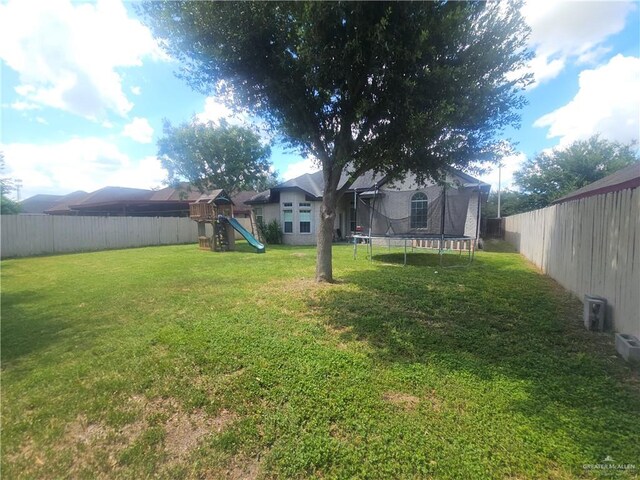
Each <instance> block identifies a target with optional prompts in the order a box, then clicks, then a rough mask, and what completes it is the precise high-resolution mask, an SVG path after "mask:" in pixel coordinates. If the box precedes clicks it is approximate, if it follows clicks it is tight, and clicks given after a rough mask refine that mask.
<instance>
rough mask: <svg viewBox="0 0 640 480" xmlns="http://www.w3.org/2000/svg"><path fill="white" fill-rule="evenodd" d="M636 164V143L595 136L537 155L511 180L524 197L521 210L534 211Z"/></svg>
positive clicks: (638, 158)
mask: <svg viewBox="0 0 640 480" xmlns="http://www.w3.org/2000/svg"><path fill="white" fill-rule="evenodd" d="M638 161H640V157H639V156H638V150H637V144H636V143H635V142H632V143H628V144H623V143H620V142H613V141H609V140H605V139H602V138H600V137H599V136H598V135H595V136H592V137H591V138H589V139H587V140H578V141H576V142H574V143H572V144H571V145H569V146H568V147H567V148H564V149H556V150H552V151H551V152H543V153H539V154H537V155H536V156H534V157H533V158H530V159H528V160H527V161H526V162H525V163H524V165H523V166H522V167H521V168H520V170H518V171H517V172H515V174H514V179H515V184H516V185H517V186H518V187H519V188H520V190H521V191H522V193H523V194H524V195H525V197H526V198H525V201H524V203H523V204H522V205H523V207H524V208H525V209H526V210H534V209H536V208H543V207H546V206H547V205H549V204H551V202H553V201H554V200H556V199H558V198H560V197H563V196H564V195H567V194H568V193H570V192H572V191H574V190H577V189H579V188H582V187H584V186H585V185H588V184H590V183H593V182H595V181H596V180H600V179H601V178H604V177H606V176H607V175H611V174H612V173H614V172H616V171H618V170H620V169H621V168H624V167H626V166H627V165H630V164H632V163H634V162H638Z"/></svg>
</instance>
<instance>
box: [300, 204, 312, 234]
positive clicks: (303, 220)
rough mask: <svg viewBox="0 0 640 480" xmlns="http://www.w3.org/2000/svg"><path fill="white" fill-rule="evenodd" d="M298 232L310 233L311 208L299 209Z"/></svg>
mask: <svg viewBox="0 0 640 480" xmlns="http://www.w3.org/2000/svg"><path fill="white" fill-rule="evenodd" d="M300 233H311V209H309V208H301V209H300Z"/></svg>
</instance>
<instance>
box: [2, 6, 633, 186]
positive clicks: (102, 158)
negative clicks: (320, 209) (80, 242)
mask: <svg viewBox="0 0 640 480" xmlns="http://www.w3.org/2000/svg"><path fill="white" fill-rule="evenodd" d="M639 6H640V5H639V4H638V3H636V2H597V1H590V2H557V1H556V2H546V1H540V0H537V1H530V2H528V3H526V4H525V6H524V7H523V15H524V17H525V19H526V20H527V22H528V23H529V24H530V26H531V28H532V36H531V39H530V48H531V49H532V50H533V51H534V52H535V58H534V60H533V61H532V62H531V65H530V66H529V67H528V68H530V70H531V71H532V72H533V73H534V75H535V77H536V82H535V84H534V85H533V86H532V88H530V89H529V90H528V91H527V93H526V97H527V99H528V101H529V105H528V106H527V107H526V108H525V109H524V110H522V112H521V114H522V127H521V128H520V129H519V130H511V131H508V132H507V134H506V137H509V138H511V139H512V140H514V141H516V142H518V145H517V153H516V154H515V155H513V156H511V157H508V158H505V159H504V160H503V164H504V168H503V186H504V185H505V184H506V185H509V184H510V182H511V175H512V173H513V171H515V170H516V169H517V168H518V166H519V165H520V163H521V162H522V161H523V160H524V159H525V158H527V157H530V156H532V155H534V154H535V153H536V152H540V151H542V150H545V149H550V148H563V147H564V146H566V145H567V144H569V143H571V142H572V141H574V140H577V139H582V138H587V137H589V136H590V135H592V134H595V133H600V134H601V135H602V137H604V138H608V139H611V140H619V141H623V142H628V141H631V140H637V139H638V137H639V128H640V127H639V119H640V13H639V8H638V7H639ZM114 33H115V35H114ZM0 59H1V60H2V65H1V75H2V77H1V79H2V82H1V90H0V94H1V98H0V104H1V108H2V117H1V119H0V128H1V129H0V150H2V151H3V152H4V154H5V160H6V166H7V168H6V171H5V172H4V175H7V176H11V177H14V178H19V179H20V180H21V181H22V184H23V189H22V193H21V197H22V198H27V197H29V196H31V195H34V194H37V193H53V194H66V193H69V192H71V191H74V190H85V191H92V190H96V189H98V188H101V187H104V186H107V185H117V186H128V187H140V188H150V187H155V186H160V185H161V184H162V181H163V180H164V178H165V176H166V172H165V171H163V170H162V168H161V166H160V164H159V162H158V160H157V159H156V157H155V154H156V141H157V140H158V138H160V137H161V135H162V119H163V118H167V119H169V120H170V121H171V122H172V123H174V124H175V123H180V122H183V121H187V120H189V119H190V118H191V117H192V116H194V115H195V116H197V117H198V118H199V119H201V120H202V121H204V120H212V121H218V120H219V119H220V118H223V117H229V116H230V115H231V113H230V111H229V110H228V109H227V108H226V107H225V106H224V104H223V103H222V101H221V100H220V99H216V98H211V97H206V96H204V95H201V94H198V93H196V92H194V91H193V90H191V89H190V88H189V87H188V86H187V85H186V83H185V82H184V81H182V80H180V79H178V78H176V77H175V75H174V72H175V71H177V70H178V67H179V65H178V64H177V63H176V62H175V61H174V60H172V59H171V58H169V57H167V56H166V54H165V53H164V52H163V51H162V50H161V49H160V48H159V47H158V45H157V44H156V43H155V41H154V39H153V38H152V36H151V35H150V33H149V31H148V30H147V29H146V28H145V27H144V26H143V25H142V24H141V23H140V22H139V20H138V19H137V18H136V16H135V12H134V11H133V9H132V8H131V5H130V4H127V3H125V4H123V3H122V2H121V1H120V0H109V1H106V0H105V1H98V2H69V1H67V0H42V1H28V0H16V1H13V0H11V1H8V2H6V1H5V2H2V3H0ZM232 121H237V122H242V121H247V120H246V117H239V118H238V117H236V118H235V119H232ZM272 161H273V163H274V165H275V168H276V169H277V170H278V172H279V174H280V176H281V177H283V178H291V177H292V176H296V175H299V174H302V173H305V172H309V171H313V170H314V168H315V167H314V165H313V164H312V162H311V161H310V160H304V159H302V158H301V157H299V156H298V155H295V154H292V153H285V152H284V151H283V150H282V149H281V148H279V147H277V146H276V147H275V148H274V149H273V155H272ZM482 178H483V179H484V180H486V181H488V182H490V183H492V184H493V185H494V186H497V171H493V172H492V173H489V174H487V175H486V176H483V177H482Z"/></svg>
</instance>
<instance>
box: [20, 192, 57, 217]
mask: <svg viewBox="0 0 640 480" xmlns="http://www.w3.org/2000/svg"><path fill="white" fill-rule="evenodd" d="M62 198H63V195H44V194H39V195H34V196H33V197H29V198H25V199H24V200H23V201H21V202H20V213H44V212H45V210H48V209H49V208H51V207H53V206H54V205H55V204H56V203H59V202H60V201H61V200H62Z"/></svg>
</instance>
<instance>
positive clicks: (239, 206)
mask: <svg viewBox="0 0 640 480" xmlns="http://www.w3.org/2000/svg"><path fill="white" fill-rule="evenodd" d="M257 193H258V192H255V191H253V190H243V191H241V192H238V193H236V194H235V195H232V196H231V200H232V201H233V204H234V205H235V207H234V209H233V211H234V212H237V213H250V212H251V205H250V204H248V203H246V202H248V201H249V200H251V199H252V198H253V197H255V196H256V194H257Z"/></svg>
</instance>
